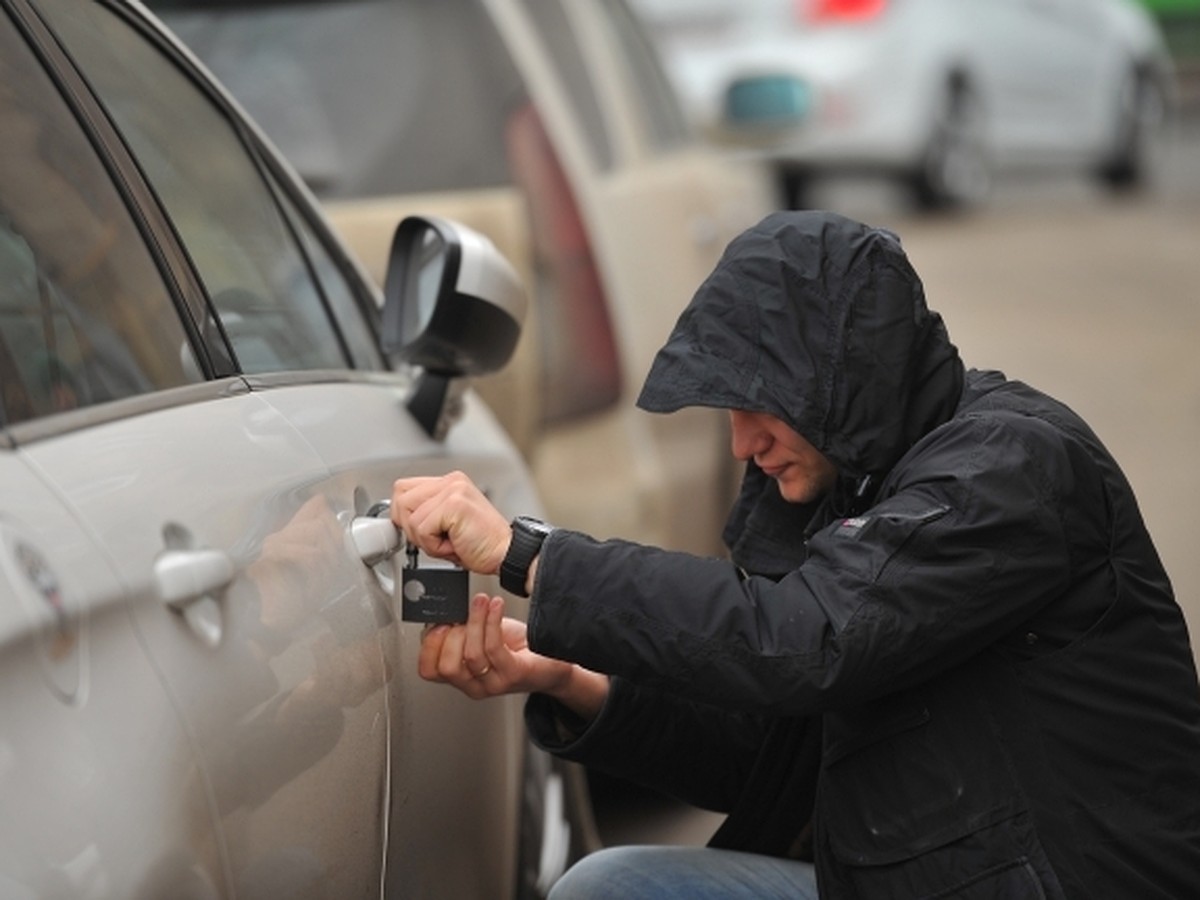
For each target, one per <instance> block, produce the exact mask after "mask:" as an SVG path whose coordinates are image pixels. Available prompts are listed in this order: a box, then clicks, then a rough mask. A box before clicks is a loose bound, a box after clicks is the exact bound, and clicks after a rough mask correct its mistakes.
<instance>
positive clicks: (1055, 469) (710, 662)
mask: <svg viewBox="0 0 1200 900" xmlns="http://www.w3.org/2000/svg"><path fill="white" fill-rule="evenodd" d="M1073 462H1076V461H1075V460H1073V459H1071V458H1070V455H1069V453H1068V450H1067V448H1066V446H1065V439H1064V438H1063V437H1062V436H1061V433H1060V432H1058V431H1057V430H1055V429H1054V428H1052V427H1051V426H1049V425H1046V424H1045V423H1040V422H1037V421H1036V420H1029V421H1011V420H1009V419H1008V418H1006V417H1004V416H990V417H983V418H978V419H967V420H965V421H964V420H956V421H955V422H953V423H951V424H950V425H947V426H944V427H943V428H941V429H938V430H937V431H934V432H932V433H931V434H930V435H928V436H927V437H926V438H925V439H924V440H923V441H922V442H921V443H919V444H918V445H916V446H915V447H914V448H913V449H912V450H911V451H910V453H909V454H908V456H907V457H906V458H905V460H902V461H901V463H900V464H899V465H898V466H897V467H896V469H895V470H894V471H893V473H892V474H891V476H889V478H888V480H887V482H885V485H884V486H883V488H882V489H881V499H880V500H879V502H878V503H877V504H876V505H875V506H874V507H872V508H871V509H869V510H867V511H866V512H864V513H863V514H862V515H860V516H856V517H854V518H850V519H843V520H839V521H835V522H834V523H832V524H831V525H830V526H828V527H826V528H825V529H824V530H823V531H821V532H819V533H818V534H817V535H815V536H814V537H813V538H812V540H811V541H810V543H809V556H808V558H807V560H806V561H805V562H804V563H803V564H802V565H801V566H800V567H799V568H798V569H796V570H795V571H793V572H792V573H790V574H789V575H787V576H786V577H785V578H783V579H782V580H781V581H779V582H778V583H776V582H773V581H771V580H768V579H759V578H747V579H743V578H742V577H740V575H739V572H738V571H737V570H736V569H735V568H734V566H732V565H731V564H729V563H727V562H724V561H721V560H717V559H701V558H696V557H691V556H687V555H685V554H680V553H675V552H670V551H664V550H658V549H653V548H649V547H643V546H640V545H636V544H632V543H627V542H621V541H607V542H596V541H593V540H591V539H589V538H587V537H586V536H584V535H581V534H578V533H574V532H569V531H556V532H555V533H553V534H552V535H551V537H550V538H549V539H548V540H547V542H546V544H545V546H544V547H543V550H542V556H541V559H540V562H539V565H538V570H537V584H536V586H535V592H534V596H533V600H532V605H531V610H530V616H529V635H530V646H531V647H532V648H533V649H534V650H536V651H537V652H539V653H543V654H547V655H550V656H555V657H559V658H563V659H569V660H572V661H575V662H578V663H580V664H582V665H584V666H587V667H589V668H592V669H596V670H599V671H602V672H606V673H609V674H614V675H621V676H624V677H626V678H628V679H630V680H631V681H634V682H636V683H638V684H641V685H644V686H652V687H655V688H658V689H660V690H664V691H667V692H670V693H675V694H678V695H680V696H682V697H687V698H692V699H696V700H700V701H703V702H707V703H712V704H716V705H718V706H721V707H723V708H726V709H730V710H749V711H754V712H757V713H768V714H773V715H780V714H782V715H806V714H810V713H813V712H817V711H820V710H823V709H826V708H829V707H832V706H839V705H843V704H847V703H860V702H863V701H866V700H870V699H872V698H874V697H878V696H881V695H883V694H886V693H890V692H891V691H893V690H896V689H899V688H903V687H905V686H908V685H911V684H914V683H917V682H920V681H922V680H924V679H926V678H929V677H931V676H932V675H934V674H936V673H937V672H939V671H945V670H947V669H949V668H951V667H953V666H955V665H957V664H959V663H961V662H962V661H964V660H966V659H968V658H969V657H970V656H972V655H973V654H975V653H977V652H979V651H980V650H982V649H983V648H985V647H987V646H989V645H990V644H992V643H993V642H995V641H997V640H998V639H1000V638H1001V637H1002V636H1004V635H1006V634H1007V633H1009V632H1010V631H1012V630H1013V629H1015V628H1016V627H1017V626H1018V625H1020V624H1021V623H1022V622H1023V621H1025V620H1026V619H1028V618H1029V617H1031V616H1032V615H1034V614H1035V613H1036V612H1037V611H1038V610H1039V609H1040V608H1041V607H1042V606H1044V605H1045V604H1046V603H1048V602H1049V601H1050V600H1051V599H1052V598H1054V597H1055V596H1056V595H1058V594H1060V593H1061V592H1062V591H1063V590H1064V588H1065V586H1066V585H1067V584H1068V582H1069V579H1070V577H1071V571H1070V569H1071V560H1072V551H1071V548H1070V547H1068V545H1067V539H1066V533H1065V532H1066V529H1065V528H1064V522H1063V512H1062V500H1061V496H1062V493H1063V492H1064V491H1078V490H1080V489H1081V488H1080V487H1079V486H1078V485H1076V484H1075V483H1074V481H1075V478H1076V469H1075V467H1074V466H1073ZM1083 489H1087V488H1086V487H1085V488H1083ZM1101 502H1102V501H1101Z"/></svg>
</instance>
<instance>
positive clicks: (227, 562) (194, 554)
mask: <svg viewBox="0 0 1200 900" xmlns="http://www.w3.org/2000/svg"><path fill="white" fill-rule="evenodd" d="M233 576H234V565H233V560H232V559H231V558H230V557H229V554H228V553H226V552H225V551H224V550H166V551H164V552H163V553H162V554H161V555H160V556H159V557H158V559H157V560H155V561H154V579H155V581H156V582H157V583H158V594H159V597H161V598H162V601H163V602H164V603H165V604H167V606H169V607H171V609H174V610H183V609H186V608H187V607H188V606H190V605H191V604H192V603H195V602H196V601H197V600H202V599H204V598H205V597H212V596H214V595H216V594H219V593H220V592H221V591H223V590H225V588H227V587H229V585H230V584H231V583H232V582H233Z"/></svg>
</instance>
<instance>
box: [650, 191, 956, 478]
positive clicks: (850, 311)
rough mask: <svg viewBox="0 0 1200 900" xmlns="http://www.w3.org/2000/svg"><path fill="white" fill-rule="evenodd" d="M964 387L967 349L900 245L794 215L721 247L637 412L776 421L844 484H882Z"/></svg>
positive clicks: (773, 218) (843, 223)
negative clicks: (754, 415) (741, 413)
mask: <svg viewBox="0 0 1200 900" xmlns="http://www.w3.org/2000/svg"><path fill="white" fill-rule="evenodd" d="M962 384H963V365H962V362H961V360H960V359H959V357H958V351H957V349H956V348H955V347H954V345H953V344H952V343H950V339H949V336H948V335H947V333H946V329H945V326H944V325H943V323H942V319H941V317H940V316H939V315H938V314H937V313H934V312H932V311H930V310H929V308H928V307H927V306H926V305H925V293H924V288H923V287H922V285H921V280H920V278H918V277H917V274H916V272H915V271H914V270H913V268H912V266H911V265H910V264H909V261H908V258H907V256H906V255H905V253H904V251H903V249H902V248H901V246H900V241H899V239H898V238H897V237H896V236H895V235H894V234H892V233H891V232H889V231H886V230H884V229H880V228H872V227H870V226H867V225H864V224H862V223H860V222H855V221H852V220H850V219H846V218H844V217H842V216H839V215H836V214H834V213H829V212H816V211H790V212H779V213H773V214H772V215H770V216H768V217H767V218H766V219H764V220H763V221H762V222H760V223H759V224H758V225H757V226H755V227H753V228H751V229H749V230H748V231H746V232H744V233H742V234H741V235H740V236H739V237H737V238H735V239H734V240H733V241H732V242H731V243H730V245H729V246H728V247H727V248H726V250H725V253H724V254H723V256H722V257H721V260H720V261H719V262H718V263H717V266H716V268H715V269H714V270H713V272H712V274H711V275H709V277H708V278H707V279H706V280H705V281H704V283H703V284H701V285H700V288H699V289H698V290H697V291H696V294H695V296H694V297H693V298H692V301H691V303H690V304H689V305H688V307H687V308H686V309H685V310H684V312H683V314H682V315H681V316H680V318H679V321H678V322H677V323H676V325H675V329H674V331H672V333H671V336H670V337H669V338H668V340H667V343H666V344H665V345H664V346H663V348H662V349H661V350H659V352H658V355H657V356H656V357H655V359H654V363H653V365H652V366H651V368H650V373H649V375H648V376H647V378H646V383H645V385H644V386H643V388H642V392H641V395H640V396H639V398H638V405H639V406H640V407H642V408H643V409H646V410H648V411H650V412H673V411H675V410H678V409H681V408H682V407H685V406H710V407H718V408H721V409H741V410H747V411H750V412H765V413H769V414H771V415H774V416H776V417H778V418H779V419H782V420H783V421H784V422H786V423H787V424H788V425H789V426H790V427H791V428H792V429H793V430H794V431H796V432H798V433H799V434H801V435H802V436H803V437H804V438H805V439H806V440H807V441H808V442H809V443H811V444H812V445H813V446H814V447H816V448H817V449H818V450H820V451H821V452H822V453H823V454H825V456H826V457H827V458H828V459H829V460H830V461H832V462H833V463H834V465H836V466H837V467H838V470H839V473H840V474H841V475H842V476H843V477H849V478H855V479H858V478H862V477H863V476H867V475H873V476H877V477H879V478H881V477H882V476H883V475H885V474H886V473H887V472H888V471H889V470H890V469H891V468H892V466H893V465H895V463H896V462H897V461H898V460H899V459H900V457H901V456H902V455H903V454H904V453H905V452H906V451H907V450H908V448H909V447H911V446H912V445H913V444H914V443H916V441H917V440H919V439H920V438H921V437H922V436H923V435H925V434H927V433H928V432H929V431H931V430H933V429H934V428H936V427H937V426H938V425H940V424H942V423H943V422H945V421H947V420H948V419H949V418H950V416H951V414H952V413H953V411H954V409H955V407H956V405H957V402H958V399H959V396H960V394H961V391H962ZM751 468H754V467H753V464H751Z"/></svg>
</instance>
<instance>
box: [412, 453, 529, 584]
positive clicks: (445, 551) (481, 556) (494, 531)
mask: <svg viewBox="0 0 1200 900" xmlns="http://www.w3.org/2000/svg"><path fill="white" fill-rule="evenodd" d="M392 521H393V522H395V523H396V526H397V527H398V528H400V529H401V530H403V531H404V534H405V536H406V537H407V539H408V541H409V542H410V543H411V544H413V545H415V546H417V547H419V548H421V549H422V550H424V551H425V552H426V553H427V554H429V555H430V556H433V557H436V558H439V559H448V560H451V561H453V562H455V563H457V564H458V565H460V566H462V567H463V568H465V569H469V570H470V571H472V572H478V573H480V574H481V575H494V574H495V573H497V572H499V571H500V563H501V562H503V561H504V554H505V553H507V552H508V545H509V543H510V542H511V541H512V529H511V527H510V526H509V523H508V520H507V519H506V518H505V517H504V516H503V515H502V514H501V513H500V511H499V510H498V509H496V507H494V506H493V505H492V504H491V501H489V500H488V499H487V497H485V496H484V495H483V492H482V491H481V490H479V488H478V487H476V486H475V484H474V483H473V482H472V481H471V479H470V478H468V477H467V476H466V475H464V474H463V473H462V472H451V473H450V474H449V475H442V476H437V477H417V478H401V479H400V480H398V481H397V482H396V483H395V484H394V485H393V487H392Z"/></svg>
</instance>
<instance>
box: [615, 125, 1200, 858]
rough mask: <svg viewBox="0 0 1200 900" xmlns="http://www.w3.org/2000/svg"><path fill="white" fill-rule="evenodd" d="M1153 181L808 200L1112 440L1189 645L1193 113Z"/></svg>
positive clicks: (955, 323) (681, 831)
mask: <svg viewBox="0 0 1200 900" xmlns="http://www.w3.org/2000/svg"><path fill="white" fill-rule="evenodd" d="M1169 151H1170V152H1169V156H1168V158H1167V160H1166V169H1165V171H1164V176H1163V178H1162V179H1161V181H1160V184H1159V185H1158V188H1157V189H1156V190H1155V191H1153V192H1152V193H1150V194H1148V195H1147V196H1144V197H1138V198H1131V199H1126V200H1122V201H1119V202H1118V201H1114V200H1113V198H1111V197H1107V196H1105V195H1104V194H1103V193H1101V192H1100V191H1099V190H1097V189H1096V188H1094V187H1093V186H1092V185H1090V184H1088V183H1086V182H1084V181H1083V180H1079V181H1066V182H1063V181H1061V180H1055V181H1037V182H1009V183H1004V184H1001V185H998V192H997V195H996V197H995V199H994V201H993V203H992V204H990V205H989V206H988V208H987V209H986V210H984V211H981V212H979V213H976V214H972V215H970V216H965V217H956V218H948V219H947V218H940V219H935V218H919V217H914V216H912V215H910V214H907V213H905V212H904V211H903V210H902V209H901V208H900V207H899V205H898V204H897V203H896V199H895V197H894V196H893V195H892V194H891V193H890V192H889V191H888V190H887V189H886V188H885V187H882V186H879V185H863V184H861V183H841V184H833V185H827V186H826V187H824V188H822V189H821V192H820V193H818V194H817V195H816V199H817V201H818V203H819V204H820V205H823V206H826V207H827V208H831V209H834V210H837V211H838V212H842V213H845V214H846V215H850V216H854V217H856V218H860V219H862V220H864V221H868V222H871V223H873V224H879V225H886V226H888V227H891V228H894V229H895V230H896V231H897V232H898V233H899V234H900V236H901V239H902V240H903V242H904V244H905V246H906V247H907V248H908V252H909V255H910V257H911V259H912V260H913V263H914V265H915V266H916V268H917V270H918V272H920V273H921V275H922V278H923V280H924V282H925V288H926V295H927V297H928V298H929V303H930V306H931V307H933V308H934V309H936V310H938V311H939V312H941V313H942V315H943V316H944V317H945V319H946V323H947V327H948V328H949V330H950V334H951V337H952V338H953V339H954V341H955V343H957V345H958V347H959V349H960V351H961V353H962V355H963V358H964V359H965V360H966V362H967V364H968V365H972V366H976V367H981V368H983V367H987V368H998V369H1002V370H1003V371H1005V372H1006V374H1008V375H1009V376H1010V377H1014V378H1020V379H1021V380H1024V381H1027V382H1029V383H1031V384H1033V385H1036V386H1037V387H1039V388H1041V389H1043V390H1045V391H1047V392H1049V393H1051V394H1053V395H1055V396H1057V397H1058V398H1059V399H1061V400H1063V401H1065V402H1066V403H1068V404H1069V405H1071V406H1072V407H1073V408H1075V409H1076V411H1078V412H1079V413H1081V414H1082V415H1083V416H1084V417H1085V418H1086V419H1087V420H1088V421H1089V422H1090V423H1091V425H1092V427H1093V428H1094V429H1095V430H1096V431H1097V432H1098V434H1099V435H1100V437H1101V438H1102V439H1103V440H1104V441H1105V442H1106V443H1107V444H1108V446H1109V448H1110V449H1111V450H1112V451H1113V452H1114V454H1115V455H1116V457H1117V459H1118V461H1119V462H1120V463H1121V464H1122V466H1123V468H1124V469H1125V472H1126V474H1127V475H1128V477H1129V479H1130V481H1131V482H1132V483H1133V486H1134V489H1135V490H1136V492H1137V494H1138V496H1139V498H1140V502H1141V506H1142V512H1143V515H1144V516H1145V518H1146V520H1147V523H1148V525H1149V528H1150V531H1151V533H1152V534H1153V535H1154V538H1155V540H1156V541H1157V543H1158V546H1159V551H1160V553H1161V555H1162V557H1163V559H1164V562H1165V563H1166V566H1167V570H1168V572H1169V573H1170V575H1171V578H1172V580H1173V582H1174V585H1175V589H1176V593H1177V595H1178V596H1179V598H1180V602H1181V604H1182V605H1183V607H1184V610H1185V613H1186V614H1187V615H1188V617H1189V620H1190V624H1191V629H1192V633H1193V634H1194V635H1195V636H1196V638H1197V640H1196V641H1195V643H1196V644H1197V646H1198V648H1200V462H1198V460H1197V456H1198V455H1200V348H1198V347H1197V346H1196V345H1197V341H1198V339H1200V115H1198V116H1197V117H1196V118H1195V120H1194V121H1190V122H1188V123H1185V124H1184V125H1182V126H1181V127H1180V130H1179V133H1178V135H1177V137H1176V140H1175V141H1174V142H1173V143H1172V145H1171V147H1170V148H1169ZM718 822H719V818H718V817H715V816H712V815H709V814H706V813H697V812H695V811H687V810H682V809H679V808H678V807H676V806H674V805H672V804H670V803H664V802H662V801H655V800H651V799H647V798H645V797H634V798H627V800H626V802H625V803H624V804H623V805H621V806H618V807H616V808H615V809H609V810H606V811H605V815H604V818H603V819H602V823H601V824H602V830H603V832H604V836H605V837H606V838H607V839H608V840H609V841H612V842H621V843H623V842H654V843H682V844H702V843H704V842H705V841H706V840H707V838H708V837H709V835H710V834H711V833H712V830H713V828H714V827H715V826H716V824H717V823H718Z"/></svg>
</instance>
